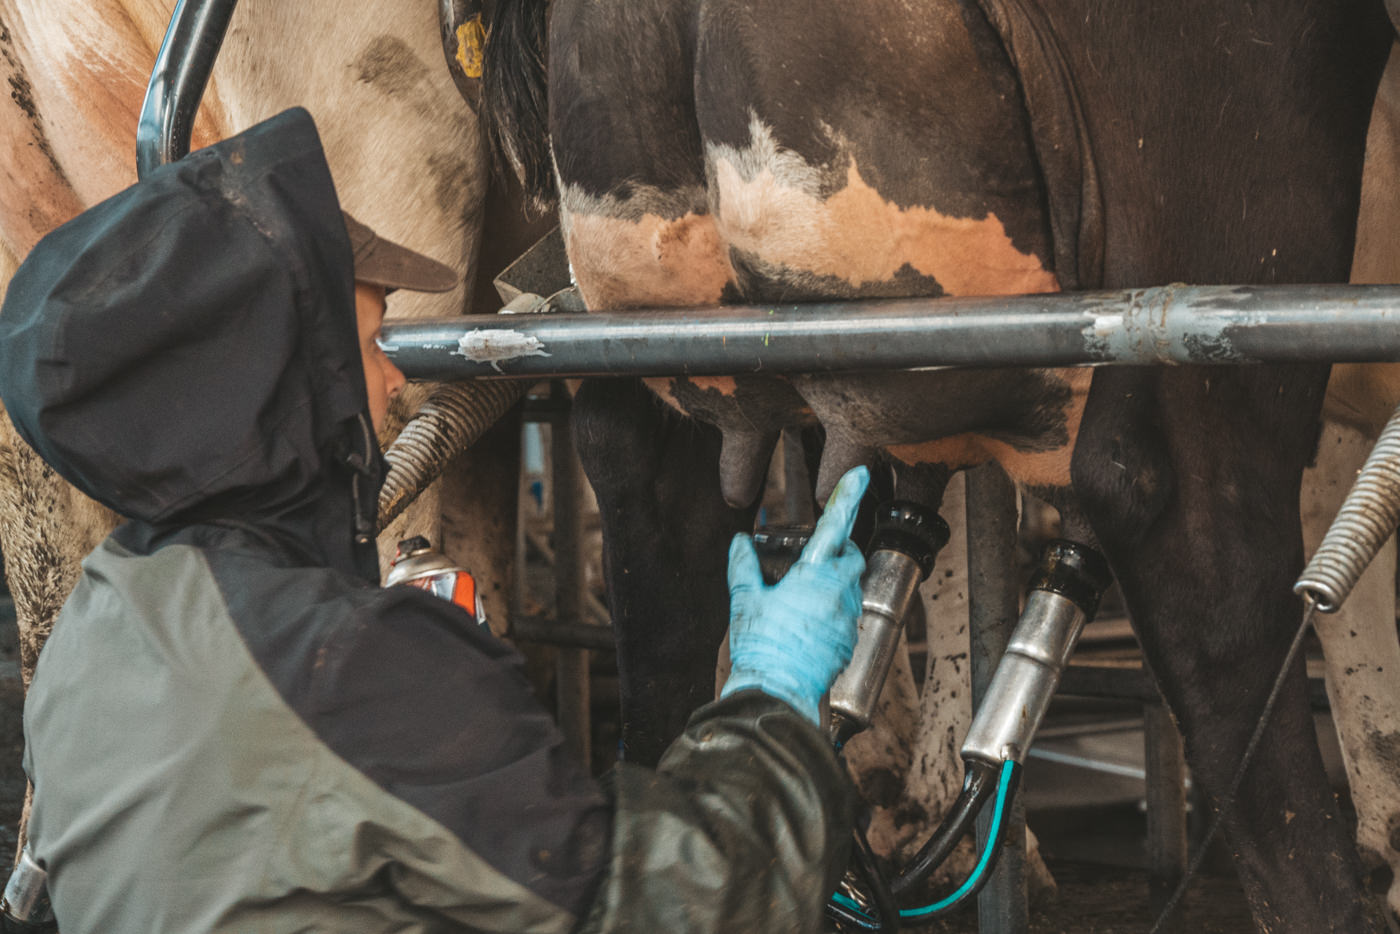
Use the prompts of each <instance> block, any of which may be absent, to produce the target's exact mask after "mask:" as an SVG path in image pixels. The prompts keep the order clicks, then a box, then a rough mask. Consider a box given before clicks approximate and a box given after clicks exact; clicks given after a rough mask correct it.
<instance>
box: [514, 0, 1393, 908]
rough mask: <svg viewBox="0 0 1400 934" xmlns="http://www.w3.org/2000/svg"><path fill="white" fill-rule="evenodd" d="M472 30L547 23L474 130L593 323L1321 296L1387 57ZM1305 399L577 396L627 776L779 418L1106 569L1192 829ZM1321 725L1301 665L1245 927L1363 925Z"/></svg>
mask: <svg viewBox="0 0 1400 934" xmlns="http://www.w3.org/2000/svg"><path fill="white" fill-rule="evenodd" d="M497 15H498V21H499V23H500V24H504V23H511V24H512V28H513V29H516V31H515V32H514V33H513V36H514V37H521V36H523V37H524V38H525V39H526V40H528V39H530V37H531V31H532V30H533V32H534V34H535V35H534V38H536V39H539V40H541V41H542V40H543V39H544V33H545V31H546V26H547V33H548V54H547V62H548V81H549V98H548V126H547V127H546V126H545V125H543V116H542V114H543V111H542V110H541V108H540V103H541V98H540V97H539V95H540V94H542V93H543V91H542V85H538V84H536V85H533V86H531V85H529V83H528V81H525V80H524V79H522V78H521V72H520V71H518V70H515V69H517V68H518V67H519V60H518V59H512V55H513V54H519V53H520V52H521V51H522V50H525V51H526V52H527V53H528V51H529V49H528V46H529V42H528V41H526V42H525V43H524V44H523V45H520V46H516V45H513V44H512V43H513V42H514V41H515V40H514V38H512V39H511V40H507V39H506V38H504V37H505V36H506V35H507V34H508V32H507V30H505V29H500V31H497V32H494V33H493V42H492V48H490V49H489V52H488V81H489V78H490V75H491V73H492V69H495V72H494V73H495V74H497V75H500V76H503V78H504V79H505V80H503V81H501V82H497V83H496V85H495V89H494V90H493V89H491V88H488V99H490V100H491V101H492V102H493V106H494V107H495V109H496V111H497V118H498V119H499V120H501V136H502V137H503V138H504V139H505V140H506V142H507V148H508V149H513V151H514V153H515V155H516V156H517V157H518V158H519V160H520V161H521V162H523V163H524V164H525V166H524V167H525V169H526V174H527V177H528V178H529V179H531V180H532V182H533V184H534V185H535V187H536V189H537V192H538V193H539V194H540V195H541V196H542V197H546V198H547V197H549V196H550V193H549V192H548V191H546V190H545V189H547V188H548V187H549V186H550V184H551V183H554V184H557V197H558V202H559V205H560V210H561V217H562V223H563V227H564V232H565V237H566V241H567V245H568V249H569V256H570V260H571V263H572V265H573V269H574V272H575V275H576V277H577V281H578V284H579V287H580V289H581V290H582V292H583V294H584V297H585V298H586V300H587V301H588V303H589V305H590V307H593V308H610V309H623V308H627V307H643V306H666V305H672V306H681V305H693V304H709V303H714V302H717V301H741V300H742V301H801V300H804V299H829V298H840V297H857V296H879V295H932V296H937V295H965V294H1009V293H1020V292H1033V291H1050V290H1055V289H1080V288H1095V287H1104V288H1119V287H1128V286H1147V285H1157V284H1163V283H1168V282H1174V281H1187V282H1193V283H1233V282H1244V283H1287V282H1340V281H1345V279H1346V277H1347V272H1348V265H1349V262H1350V258H1351V246H1352V240H1353V233H1354V229H1355V222H1356V210H1357V199H1358V189H1359V183H1360V175H1361V162H1362V153H1363V147H1364V141H1365V133H1366V127H1367V121H1368V118H1369V115H1370V104H1371V99H1372V97H1373V95H1374V92H1375V86H1376V82H1377V80H1378V79H1379V76H1380V73H1381V69H1382V66H1383V64H1384V61H1385V55H1386V53H1387V51H1388V50H1389V47H1390V43H1391V39H1392V35H1393V33H1392V29H1391V26H1390V24H1389V22H1388V20H1387V17H1386V13H1385V8H1384V5H1383V4H1382V3H1381V2H1380V0H1332V2H1323V0H1291V2H1281V0H1251V2H1245V0H1217V2H1211V3H1207V2H1203V0H1182V2H1178V3H1172V4H1140V3H1131V4H1130V3H1113V2H1104V0H1069V2H1064V3H1057V4H1041V3H1036V2H1035V0H934V2H928V3H908V2H902V0H872V2H870V3H866V4H861V5H859V6H856V7H853V6H851V5H849V4H835V3H825V2H819V0H756V2H736V0H702V2H699V3H679V2H675V0H642V2H638V3H628V4H619V3H604V2H601V0H554V2H553V3H552V5H551V6H550V9H549V12H548V17H547V23H546V16H545V12H544V5H543V4H541V3H538V2H523V0H522V2H514V3H509V4H502V6H501V8H500V9H499V10H498V14H497ZM533 51H534V54H535V55H538V54H539V49H538V48H536V49H534V50H533ZM492 60H494V64H493V63H492ZM537 61H538V62H540V63H541V64H542V63H543V61H544V60H543V59H537ZM539 77H540V78H541V79H542V78H543V75H540V76H539ZM522 92H523V93H522ZM522 100H523V101H528V102H529V103H530V106H521V105H520V102H521V101H522ZM531 113H533V114H535V115H537V116H538V117H539V119H537V120H534V121H532V120H531V119H530V118H529V116H527V115H528V114H531ZM546 131H547V133H548V136H549V138H550V140H551V141H552V147H549V148H546V147H544V146H543V145H542V143H541V141H543V140H544V139H545V138H546V136H545V134H546ZM551 157H552V160H553V167H554V173H553V176H552V177H551V175H550V171H549V165H550V162H549V160H550V158H551ZM1326 380H1327V371H1326V368H1325V367H1315V366H1269V367H1256V368H1250V369H1229V368H1204V367H1180V368H1169V369H1105V370H1101V371H1098V372H1096V373H1094V374H1092V378H1091V375H1090V373H1089V372H1087V371H1065V370H991V371H978V372H964V373H946V372H934V373H885V374H869V375H864V376H811V377H801V378H794V379H792V380H788V381H784V380H777V379H769V378H755V377H736V378H733V379H715V380H684V379H680V380H669V381H653V382H652V384H651V386H650V387H649V388H648V387H643V386H642V385H640V384H638V383H636V382H632V381H612V382H595V383H591V384H585V385H584V386H583V388H582V389H581V391H580V392H579V394H578V397H577V409H576V412H577V415H576V420H577V436H578V438H579V443H580V446H581V454H582V455H583V457H584V460H585V465H586V468H587V470H588V473H589V476H590V479H591V480H592V482H593V484H594V486H595V489H596V491H597V493H598V498H599V504H600V508H601V512H602V516H603V522H604V540H605V545H606V548H607V563H608V569H609V578H610V583H609V588H610V589H609V593H610V598H611V601H612V610H613V613H614V618H615V620H616V621H617V623H618V626H619V629H620V634H619V639H620V651H621V655H622V664H623V690H624V693H625V701H626V703H627V709H628V712H629V717H628V720H629V726H628V731H627V733H626V736H625V739H626V742H627V746H628V752H629V754H630V755H632V756H635V757H637V758H640V759H650V758H653V757H655V756H656V755H657V754H658V753H659V751H660V750H661V749H662V748H664V746H665V744H666V743H667V741H668V740H669V739H670V737H671V736H672V735H673V734H674V733H675V732H676V731H678V729H679V727H680V724H681V722H682V721H683V719H684V717H685V715H686V713H687V712H688V710H689V709H690V708H692V707H694V706H695V705H696V704H698V703H699V702H701V701H702V700H704V699H705V698H707V697H708V696H709V695H710V691H711V685H710V683H709V680H708V677H706V675H705V674H704V672H703V670H702V669H703V666H700V667H697V666H696V665H695V664H694V659H695V658H696V656H697V655H698V654H699V653H701V652H707V653H711V654H712V653H713V651H714V649H715V647H716V646H717V645H718V644H719V642H720V640H721V639H722V636H723V626H724V621H725V616H726V612H725V611H726V593H725V587H724V574H723V571H724V567H723V566H724V556H725V543H726V542H727V539H728V538H729V536H730V535H731V534H732V533H733V532H735V531H736V530H746V529H748V528H749V527H750V526H751V523H752V521H753V516H754V500H755V498H756V496H757V493H758V484H759V479H760V478H761V477H762V475H763V472H764V469H765V467H766V465H767V460H768V456H769V453H770V451H771V447H772V442H773V439H774V438H775V437H776V433H777V431H778V429H779V428H781V427H784V426H790V425H807V426H811V427H812V428H813V430H814V431H815V430H820V431H821V432H822V433H824V437H825V447H824V450H823V454H822V462H821V466H820V470H819V480H818V490H817V494H818V496H819V497H820V496H822V495H824V493H825V492H826V490H828V489H829V488H830V486H831V485H832V483H833V482H834V479H835V478H836V477H838V476H839V475H840V474H841V472H842V471H844V470H845V469H846V468H848V467H850V466H852V465H853V464H855V463H858V462H877V461H879V462H887V463H890V464H893V465H894V466H895V467H896V475H897V477H898V479H897V480H896V483H897V484H899V485H901V486H902V487H903V489H902V490H901V494H902V495H909V494H910V493H911V492H912V493H914V494H915V495H918V496H922V497H924V498H926V499H928V500H929V501H931V502H936V501H937V499H938V497H939V495H940V488H941V484H942V483H943V482H944V481H946V479H947V477H948V476H949V475H950V474H951V473H952V472H954V471H956V470H959V469H961V468H964V467H967V466H970V465H973V464H977V463H981V462H983V461H986V460H989V459H996V460H998V461H1000V462H1001V463H1002V465H1003V466H1004V467H1005V468H1006V469H1007V470H1008V472H1010V473H1011V475H1012V476H1013V477H1014V478H1016V479H1017V480H1018V482H1020V483H1022V484H1024V485H1026V486H1027V487H1029V488H1030V489H1032V490H1034V491H1036V492H1037V493H1039V494H1040V495H1041V496H1043V497H1044V498H1045V499H1047V500H1049V501H1050V502H1052V503H1054V504H1055V505H1056V506H1057V507H1058V508H1059V509H1060V511H1061V516H1062V523H1063V529H1064V533H1065V535H1066V537H1069V538H1074V539H1078V540H1079V541H1082V542H1085V543H1090V544H1096V545H1098V546H1099V547H1101V548H1102V549H1103V551H1104V552H1105V553H1106V554H1107V555H1108V557H1109V559H1110V561H1111V563H1112V565H1113V569H1114V571H1115V573H1116V575H1117V577H1118V579H1119V581H1120V583H1121V585H1122V588H1123V591H1124V593H1125V595H1126V598H1127V601H1128V603H1129V607H1130V610H1131V613H1132V617H1133V620H1134V624H1135V626H1136V627H1137V630H1138V634H1139V636H1140V639H1141V641H1142V643H1143V646H1144V649H1145V651H1146V653H1147V655H1148V658H1149V661H1150V664H1151V667H1152V669H1153V671H1154V673H1155V675H1156V676H1157V678H1158V681H1159V684H1160V685H1161V687H1162V690H1163V692H1164V694H1165V696H1166V697H1167V699H1168V701H1169V703H1170V705H1171V709H1172V711H1173V713H1174V715H1175V716H1176V719H1177V721H1178V723H1179V724H1180V726H1181V728H1182V731H1183V734H1184V735H1185V737H1186V741H1187V750H1188V757H1189V759H1190V762H1191V765H1192V767H1193V770H1194V774H1195V776H1196V779H1197V781H1198V782H1199V783H1200V785H1201V786H1202V787H1203V788H1204V789H1205V791H1206V792H1207V794H1208V795H1211V796H1212V797H1215V798H1216V799H1217V800H1218V797H1219V795H1221V793H1222V792H1223V791H1224V789H1225V788H1226V787H1227V785H1228V783H1229V781H1230V779H1231V776H1232V773H1233V771H1234V770H1235V768H1236V765H1237V763H1238V762H1239V761H1240V757H1241V753H1242V751H1243V748H1244V745H1245V743H1246V740H1247V738H1248V736H1249V734H1250V732H1251V731H1252V729H1253V728H1254V724H1255V720H1256V718H1257V715H1258V712H1259V710H1260V709H1261V707H1262V706H1263V703H1264V699H1265V696H1266V695H1267V693H1268V690H1269V687H1270V684H1271V682H1272V680H1273V677H1274V674H1275V672H1276V671H1277V669H1278V667H1279V665H1280V663H1281V661H1282V659H1283V657H1284V654H1285V651H1286V648H1287V645H1288V642H1289V637H1290V636H1291V634H1292V632H1293V631H1294V629H1295V628H1296V625H1297V623H1298V619H1299V610H1300V607H1299V603H1298V601H1297V599H1296V598H1295V597H1294V596H1293V594H1292V592H1291V589H1290V588H1291V584H1292V581H1293V579H1294V577H1295V576H1296V573H1297V571H1298V569H1299V567H1300V566H1301V556H1302V550H1301V543H1300V533H1299V516H1298V488H1299V480H1300V475H1301V473H1302V470H1303V467H1304V465H1305V464H1306V463H1307V462H1308V460H1309V459H1310V457H1311V455H1312V452H1313V449H1314V445H1315V440H1316V433H1317V424H1318V409H1319V406H1320V403H1321V399H1322V393H1323V389H1324V387H1325V385H1326ZM658 397H659V398H661V399H663V400H665V402H667V403H669V404H670V405H669V406H665V405H662V404H660V403H658V401H657V398H658ZM675 410H680V411H681V412H684V413H687V414H688V415H690V416H695V417H694V418H683V417H681V416H679V415H678V414H676V411H675ZM1311 729H1312V726H1311V720H1310V716H1309V712H1308V709H1307V704H1306V701H1305V697H1304V692H1303V683H1302V670H1301V667H1295V668H1294V669H1293V670H1292V671H1290V672H1289V674H1288V681H1287V685H1286V692H1285V695H1284V697H1283V699H1282V700H1281V702H1280V704H1279V707H1278V709H1277V711H1276V712H1275V714H1274V717H1273V719H1272V721H1271V722H1270V725H1269V728H1268V730H1267V731H1266V733H1265V735H1264V739H1263V742H1262V744H1261V746H1260V749H1259V751H1258V754H1257V755H1256V757H1255V760H1254V762H1253V764H1252V765H1251V767H1250V769H1249V773H1248V774H1247V776H1246V778H1245V781H1244V784H1243V788H1244V792H1243V793H1242V794H1241V796H1240V799H1239V800H1237V801H1236V802H1235V804H1234V806H1233V808H1232V809H1231V810H1230V812H1229V814H1228V816H1227V817H1226V823H1225V826H1226V833H1227V835H1228V838H1229V841H1230V844H1231V846H1232V848H1233V850H1234V852H1235V853H1236V854H1237V858H1238V863H1239V868H1240V873H1241V876H1242V879H1243V881H1244V885H1245V889H1246V892H1247V894H1248V897H1249V900H1250V903H1251V906H1252V908H1253V911H1254V914H1255V917H1256V919H1257V923H1258V924H1259V925H1260V927H1261V928H1262V929H1265V930H1269V931H1275V932H1283V931H1289V932H1306V934H1316V932H1322V931H1348V932H1354V931H1371V930H1375V929H1376V926H1375V925H1376V922H1375V919H1373V918H1371V917H1369V915H1368V912H1367V907H1366V904H1365V898H1364V894H1363V891H1362V887H1361V885H1360V881H1359V869H1358V864H1357V860H1356V856H1355V852H1354V849H1353V847H1352V845H1351V842H1350V841H1349V840H1348V837H1347V833H1346V831H1345V828H1344V827H1343V826H1342V825H1341V822H1340V820H1339V818H1338V815H1337V811H1336V808H1335V804H1334V802H1333V801H1332V798H1331V795H1330V794H1329V793H1328V791H1327V787H1326V783H1325V780H1324V775H1323V771H1322V766H1321V761H1320V758H1319V756H1318V754H1317V751H1316V746H1315V744H1314V743H1312V742H1311Z"/></svg>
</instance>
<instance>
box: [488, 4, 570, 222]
mask: <svg viewBox="0 0 1400 934" xmlns="http://www.w3.org/2000/svg"><path fill="white" fill-rule="evenodd" d="M548 13H549V3H548V0H497V2H496V8H495V13H494V16H492V21H491V31H490V34H489V36H488V37H487V42H486V55H485V61H484V63H483V68H482V76H481V89H482V99H483V102H484V104H485V106H484V107H483V108H482V110H483V112H484V114H485V116H486V121H485V122H486V134H487V139H488V142H489V145H490V147H491V156H492V160H493V161H494V163H495V165H496V169H497V171H500V172H503V173H514V174H516V175H518V176H519V177H520V181H521V184H522V185H523V186H524V189H525V195H526V197H527V198H529V199H530V200H531V201H532V202H534V204H535V205H536V206H537V207H539V208H541V209H543V208H546V207H548V206H550V205H551V204H553V202H554V200H555V197H556V191H555V185H554V165H553V161H552V159H551V158H550V152H549V122H548V120H549V110H548V79H547V76H546V73H545V60H546V43H547V40H548V21H549V15H548Z"/></svg>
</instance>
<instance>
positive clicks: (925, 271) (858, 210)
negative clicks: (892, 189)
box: [705, 114, 1058, 295]
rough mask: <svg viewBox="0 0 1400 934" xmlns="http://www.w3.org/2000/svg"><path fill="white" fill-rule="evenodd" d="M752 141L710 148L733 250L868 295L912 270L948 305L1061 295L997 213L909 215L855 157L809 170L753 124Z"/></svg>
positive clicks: (711, 174) (721, 221)
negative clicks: (972, 298)
mask: <svg viewBox="0 0 1400 934" xmlns="http://www.w3.org/2000/svg"><path fill="white" fill-rule="evenodd" d="M832 135H833V139H832V142H833V143H835V144H836V146H837V149H838V151H846V148H845V147H844V146H842V141H841V140H840V139H839V137H835V136H834V134H832ZM749 136H750V141H749V144H748V145H747V146H745V147H742V148H736V147H733V146H728V145H723V144H717V143H710V144H707V145H706V148H705V162H706V169H705V170H706V175H707V178H708V180H709V190H710V198H711V212H712V213H713V214H714V216H715V220H716V222H717V224H718V227H719V232H720V234H721V236H723V238H724V240H725V242H726V243H727V244H728V245H729V246H730V247H732V248H734V249H736V250H739V251H741V252H742V253H744V254H746V255H748V256H751V257H754V258H755V259H757V260H758V261H760V262H762V263H764V264H768V265H771V266H774V267H776V268H778V269H780V270H783V272H784V274H785V275H795V276H799V277H800V276H804V275H806V276H812V277H817V278H818V279H819V280H829V279H833V278H834V279H840V280H843V281H845V282H846V283H847V284H849V285H851V286H853V287H861V286H865V285H870V284H877V283H885V282H889V281H892V280H893V279H894V278H895V276H896V275H897V274H898V273H900V272H901V271H902V270H906V269H913V270H914V271H916V272H917V273H919V274H921V275H924V276H929V277H932V278H933V279H935V280H937V281H938V283H939V285H940V286H941V287H942V288H943V291H944V292H945V293H946V294H949V295H1011V294H1018V293H1027V292H1049V291H1056V290H1057V289H1058V283H1057V282H1056V280H1055V277H1054V276H1053V275H1052V274H1051V273H1050V272H1048V271H1047V270H1046V269H1045V268H1044V267H1043V266H1042V264H1041V261H1040V260H1039V259H1038V258H1037V257H1035V256H1034V255H1032V254H1029V253H1023V252H1021V251H1020V250H1018V249H1017V248H1016V247H1015V246H1014V245H1013V244H1012V242H1011V238H1010V237H1009V236H1008V235H1007V233H1006V230H1005V228H1004V227H1003V226H1002V223H1001V220H1000V219H999V218H998V217H997V216H996V214H994V213H988V214H987V215H986V216H985V217H982V218H971V217H957V216H953V215H948V214H943V213H941V212H940V211H939V210H938V209H937V208H936V207H935V206H933V205H924V206H920V205H914V206H911V207H908V208H903V207H900V206H899V205H898V204H895V203H894V202H892V201H890V200H888V199H887V198H885V197H884V196H883V195H881V194H880V193H879V192H878V191H876V189H875V188H873V187H872V186H871V185H870V184H869V183H868V182H867V181H866V180H865V178H864V176H863V174H862V171H861V166H860V165H858V164H857V163H856V161H855V158H854V157H853V156H852V157H850V158H849V160H848V161H847V162H845V163H841V162H840V160H839V159H838V160H837V164H833V165H829V166H822V165H811V164H809V163H807V162H806V161H805V160H804V159H803V158H802V157H801V156H800V155H798V154H797V153H795V152H792V151H791V150H786V149H783V148H782V147H780V146H779V145H778V144H777V142H776V141H775V139H774V137H773V132H772V130H771V129H770V128H769V127H768V126H766V125H765V124H764V123H763V122H762V121H761V120H760V119H759V118H758V117H757V116H756V115H753V114H750V119H749Z"/></svg>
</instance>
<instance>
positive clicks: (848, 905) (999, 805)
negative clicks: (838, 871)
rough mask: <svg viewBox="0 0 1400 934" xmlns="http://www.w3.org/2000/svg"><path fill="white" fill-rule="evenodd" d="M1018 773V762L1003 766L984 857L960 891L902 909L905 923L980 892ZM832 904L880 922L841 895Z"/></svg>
mask: <svg viewBox="0 0 1400 934" xmlns="http://www.w3.org/2000/svg"><path fill="white" fill-rule="evenodd" d="M1015 774H1016V763H1015V762H1013V761H1011V760H1010V759H1007V760H1006V761H1005V762H1003V763H1002V765H1001V777H1000V779H999V781H998V782H997V797H996V806H995V807H994V808H993V810H992V826H991V827H990V828H989V830H988V833H987V846H986V848H985V849H983V850H982V855H981V856H980V857H979V858H978V860H977V865H976V866H974V867H973V869H972V872H971V874H969V875H968V877H967V879H966V880H965V881H964V882H963V884H962V885H960V886H958V888H957V890H956V891H954V892H953V893H952V894H951V895H949V896H948V897H946V898H942V899H939V900H938V901H936V902H933V903H932V904H928V905H924V906H922V907H920V908H901V909H900V911H899V917H900V920H902V921H924V920H927V919H929V918H931V917H934V916H935V915H940V914H943V913H945V912H948V911H950V910H952V909H953V908H956V907H958V906H959V905H960V904H962V903H963V902H964V901H966V900H967V899H968V898H970V897H972V896H973V895H975V894H976V893H977V891H978V890H979V889H981V888H982V886H983V885H984V884H986V881H987V876H988V875H989V873H990V870H991V867H992V863H993V861H994V860H995V859H996V853H997V849H998V847H1000V845H1001V828H1002V825H1003V823H1004V822H1005V816H1006V805H1007V801H1008V799H1009V798H1010V797H1011V788H1012V785H1013V778H1014V777H1015ZM831 900H832V902H834V903H835V904H837V905H840V906H841V907H842V908H843V909H845V910H846V912H849V913H850V914H854V915H856V916H858V917H859V918H860V919H861V920H863V921H867V922H869V923H870V924H871V925H876V924H878V922H876V920H875V919H874V918H871V917H870V916H869V915H868V914H866V913H865V910H864V909H863V908H861V906H860V905H859V904H858V903H857V902H856V901H854V900H853V899H851V898H849V897H848V896H846V895H845V894H843V893H841V892H836V893H834V894H833V895H832V896H831Z"/></svg>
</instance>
